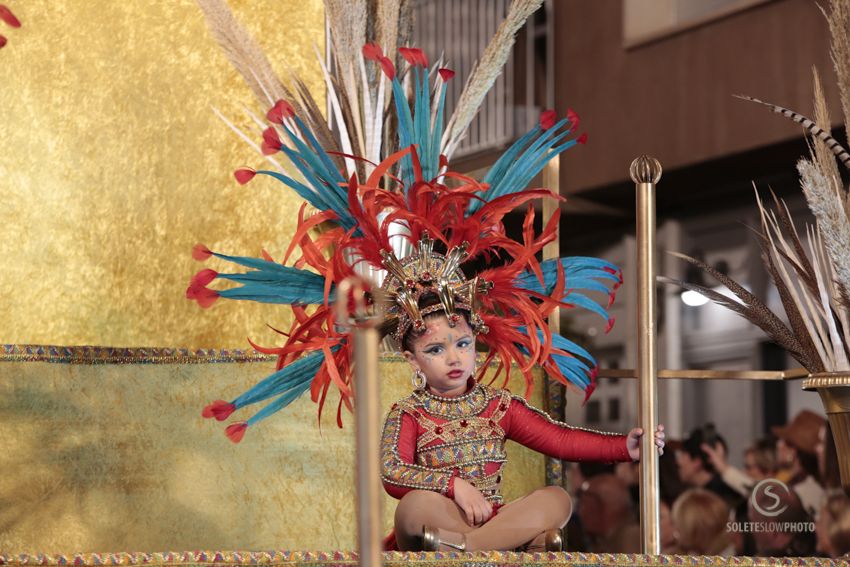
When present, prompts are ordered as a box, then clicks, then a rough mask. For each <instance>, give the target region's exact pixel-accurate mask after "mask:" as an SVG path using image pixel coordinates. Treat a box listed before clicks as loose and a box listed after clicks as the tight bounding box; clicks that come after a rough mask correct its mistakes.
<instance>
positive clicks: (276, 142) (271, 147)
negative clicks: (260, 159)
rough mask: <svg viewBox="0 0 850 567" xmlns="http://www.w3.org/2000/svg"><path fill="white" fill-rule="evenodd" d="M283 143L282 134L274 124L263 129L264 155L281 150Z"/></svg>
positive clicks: (262, 146)
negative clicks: (281, 140) (280, 134)
mask: <svg viewBox="0 0 850 567" xmlns="http://www.w3.org/2000/svg"><path fill="white" fill-rule="evenodd" d="M282 145H283V144H281V143H280V136H279V135H278V133H277V130H276V129H275V127H274V126H269V127H268V128H266V129H265V130H263V143H262V144H261V145H260V149H261V150H262V151H263V155H266V156H268V155H271V154H274V153H277V152H279V151H280V147H281V146H282Z"/></svg>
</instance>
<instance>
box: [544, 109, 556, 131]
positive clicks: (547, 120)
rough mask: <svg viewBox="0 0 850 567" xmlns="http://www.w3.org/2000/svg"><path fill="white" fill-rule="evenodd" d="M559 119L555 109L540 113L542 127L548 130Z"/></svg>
mask: <svg viewBox="0 0 850 567" xmlns="http://www.w3.org/2000/svg"><path fill="white" fill-rule="evenodd" d="M557 120H558V115H557V114H556V113H555V111H554V110H544V111H543V112H542V113H541V114H540V127H541V128H543V129H544V130H548V129H549V128H551V127H552V126H554V125H555V122H556V121H557Z"/></svg>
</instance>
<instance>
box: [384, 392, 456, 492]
mask: <svg viewBox="0 0 850 567" xmlns="http://www.w3.org/2000/svg"><path fill="white" fill-rule="evenodd" d="M415 454H416V420H415V419H414V418H413V416H411V415H409V414H407V413H406V412H403V411H402V410H401V408H399V407H398V406H394V407H393V409H392V410H390V413H389V414H388V415H387V420H386V421H385V422H384V431H383V434H382V435H381V480H382V481H383V483H384V490H386V491H387V493H388V494H389V495H390V496H392V497H394V498H398V499H401V497H402V496H404V495H405V494H407V493H408V492H410V491H411V490H417V489H418V490H431V491H434V492H439V493H440V494H443V495H445V496H447V497H449V498H454V494H453V493H454V479H455V475H454V474H452V473H448V472H443V471H438V470H435V469H432V468H428V467H423V466H420V465H417V464H415V461H414V456H415Z"/></svg>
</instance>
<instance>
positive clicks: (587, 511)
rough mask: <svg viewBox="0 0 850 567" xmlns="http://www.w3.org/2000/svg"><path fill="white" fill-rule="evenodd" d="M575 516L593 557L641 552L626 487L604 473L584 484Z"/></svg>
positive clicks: (611, 475) (619, 480) (614, 476)
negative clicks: (578, 520) (602, 554)
mask: <svg viewBox="0 0 850 567" xmlns="http://www.w3.org/2000/svg"><path fill="white" fill-rule="evenodd" d="M578 516H579V518H581V524H582V526H584V531H585V534H586V535H587V538H588V542H589V545H590V551H593V552H595V553H638V552H640V526H639V525H638V523H637V520H636V519H635V517H634V510H633V509H632V505H631V499H630V497H629V491H628V488H627V487H626V484H625V483H624V482H623V480H622V479H620V478H618V477H617V476H616V475H613V474H608V473H603V474H598V475H596V476H593V477H591V478H590V479H588V480H587V481H586V486H585V488H584V490H582V491H581V492H580V496H579V501H578Z"/></svg>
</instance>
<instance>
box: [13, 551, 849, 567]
mask: <svg viewBox="0 0 850 567" xmlns="http://www.w3.org/2000/svg"><path fill="white" fill-rule="evenodd" d="M383 563H384V565H386V566H388V567H403V566H405V565H409V564H411V563H413V564H416V565H421V566H430V565H433V566H435V567H436V566H463V567H491V566H505V567H510V566H514V565H516V566H518V567H519V566H523V567H527V566H531V565H543V566H550V565H571V566H576V567H578V566H582V567H584V566H587V567H590V566H612V567H621V566H626V565H635V566H638V567H654V566H662V565H663V566H666V565H683V566H714V565H737V566H742V567H779V566H807V567H808V566H811V567H838V566H839V565H847V563H846V562H842V561H840V560H837V561H833V560H831V559H826V558H820V557H809V558H800V557H776V558H760V557H717V556H697V555H629V554H607V553H606V554H595V553H515V552H509V551H505V552H501V551H481V552H474V553H460V552H454V551H452V552H436V553H425V552H418V553H417V552H406V553H402V552H388V553H384V554H383ZM358 564H359V560H358V556H357V553H354V552H350V551H329V552H325V551H186V552H161V553H79V554H70V555H50V554H41V553H37V554H20V555H11V554H9V555H4V554H0V565H9V566H16V567H17V566H21V567H23V566H39V565H41V566H50V567H53V566H56V567H103V566H135V565H146V566H171V565H174V566H185V567H190V566H197V567H204V566H209V565H216V566H221V567H224V566H228V565H233V566H248V565H279V566H307V565H314V566H318V565H321V566H323V567H332V566H339V567H355V566H356V565H358Z"/></svg>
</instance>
